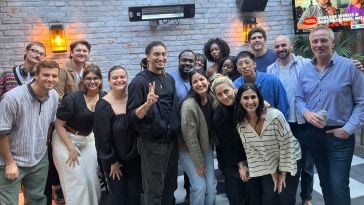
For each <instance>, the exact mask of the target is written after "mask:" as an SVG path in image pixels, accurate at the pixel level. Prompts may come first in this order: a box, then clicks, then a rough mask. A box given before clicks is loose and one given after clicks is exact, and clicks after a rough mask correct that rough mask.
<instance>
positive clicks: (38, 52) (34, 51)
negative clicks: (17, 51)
mask: <svg viewBox="0 0 364 205" xmlns="http://www.w3.org/2000/svg"><path fill="white" fill-rule="evenodd" d="M29 50H30V51H31V52H32V53H34V54H38V55H39V56H41V57H44V56H45V55H46V54H45V53H43V52H40V51H38V50H36V49H33V48H31V49H29Z"/></svg>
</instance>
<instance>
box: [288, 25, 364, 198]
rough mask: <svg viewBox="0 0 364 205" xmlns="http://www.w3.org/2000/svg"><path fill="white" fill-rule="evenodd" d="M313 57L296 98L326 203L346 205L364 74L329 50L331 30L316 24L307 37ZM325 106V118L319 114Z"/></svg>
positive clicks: (363, 100) (362, 110)
mask: <svg viewBox="0 0 364 205" xmlns="http://www.w3.org/2000/svg"><path fill="white" fill-rule="evenodd" d="M309 40H310V44H311V49H312V51H313V53H314V58H313V60H312V61H311V62H310V63H307V65H306V66H305V69H303V70H302V71H301V73H300V74H299V78H298V83H297V85H298V86H297V93H296V97H295V102H296V106H297V109H298V110H299V112H300V113H301V114H303V116H304V117H305V119H306V121H307V122H308V126H307V142H308V145H309V147H310V149H311V152H312V155H313V158H314V161H315V164H316V168H317V171H318V175H319V179H320V185H321V188H322V192H323V195H324V200H325V204H330V205H349V204H350V188H349V172H350V167H351V161H352V158H353V153H354V145H355V138H354V132H355V130H357V129H359V128H360V127H361V126H362V125H363V124H364V118H363V116H364V92H363V90H362V89H363V87H364V73H362V72H361V71H360V70H359V69H356V68H355V65H354V64H353V62H352V61H351V60H350V59H347V58H344V57H341V56H339V55H337V54H336V53H334V52H333V47H334V43H335V38H334V33H333V32H332V30H331V29H329V28H327V27H318V28H315V29H313V30H312V31H311V33H310V36H309ZM320 110H326V111H327V116H326V119H325V118H324V117H323V116H322V115H319V114H318V112H319V111H320Z"/></svg>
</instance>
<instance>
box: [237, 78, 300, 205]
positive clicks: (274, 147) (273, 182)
mask: <svg viewBox="0 0 364 205" xmlns="http://www.w3.org/2000/svg"><path fill="white" fill-rule="evenodd" d="M263 101H264V100H263V97H262V94H261V93H260V91H259V89H258V87H257V86H256V85H255V84H252V83H246V84H245V85H243V86H242V87H240V89H239V91H238V94H237V97H236V102H237V103H238V104H239V106H238V109H237V112H236V119H237V123H238V125H237V128H238V132H239V135H240V138H241V141H242V143H243V146H244V149H245V152H246V156H247V162H248V163H247V166H248V169H247V170H245V172H244V173H241V174H242V178H243V180H249V204H254V205H255V204H256V205H261V204H263V205H268V204H269V205H276V204H277V205H278V204H279V205H281V204H287V205H292V204H295V197H296V190H297V185H298V180H299V175H298V174H296V173H297V165H298V164H299V163H297V160H299V159H300V158H301V148H300V145H299V143H298V141H297V139H296V138H295V137H294V136H293V134H292V132H291V130H290V127H289V124H288V123H287V121H286V120H285V118H284V116H283V114H282V113H281V112H280V111H279V110H277V109H275V108H268V109H264V102H263ZM249 178H250V179H249Z"/></svg>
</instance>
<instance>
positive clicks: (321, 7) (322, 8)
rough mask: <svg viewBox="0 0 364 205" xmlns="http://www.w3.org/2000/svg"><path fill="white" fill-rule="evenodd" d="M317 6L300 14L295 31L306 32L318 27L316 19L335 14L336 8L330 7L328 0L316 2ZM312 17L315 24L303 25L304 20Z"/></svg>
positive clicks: (317, 0)
mask: <svg viewBox="0 0 364 205" xmlns="http://www.w3.org/2000/svg"><path fill="white" fill-rule="evenodd" d="M316 2H317V4H316V5H312V6H310V7H308V8H307V9H306V10H305V11H304V12H303V14H302V16H301V18H300V20H298V23H297V29H299V30H307V29H312V28H315V27H317V26H318V19H317V17H320V16H327V15H333V14H336V8H334V7H332V6H331V2H330V0H316ZM310 17H314V18H316V19H313V20H314V21H315V22H313V23H311V22H310V23H305V19H306V21H307V18H310Z"/></svg>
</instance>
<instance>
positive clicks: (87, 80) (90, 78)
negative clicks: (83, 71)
mask: <svg viewBox="0 0 364 205" xmlns="http://www.w3.org/2000/svg"><path fill="white" fill-rule="evenodd" d="M84 80H85V81H86V82H88V83H90V82H92V81H99V80H100V78H98V77H87V78H84Z"/></svg>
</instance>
